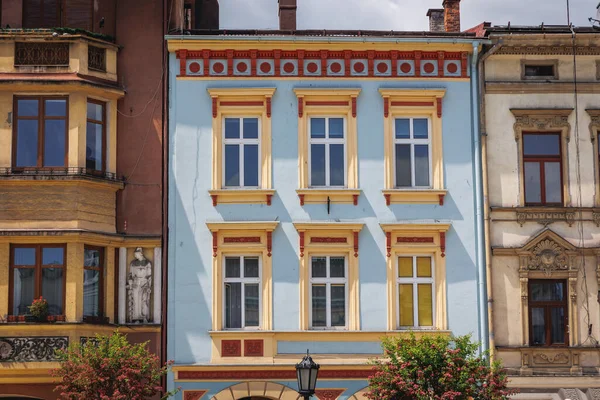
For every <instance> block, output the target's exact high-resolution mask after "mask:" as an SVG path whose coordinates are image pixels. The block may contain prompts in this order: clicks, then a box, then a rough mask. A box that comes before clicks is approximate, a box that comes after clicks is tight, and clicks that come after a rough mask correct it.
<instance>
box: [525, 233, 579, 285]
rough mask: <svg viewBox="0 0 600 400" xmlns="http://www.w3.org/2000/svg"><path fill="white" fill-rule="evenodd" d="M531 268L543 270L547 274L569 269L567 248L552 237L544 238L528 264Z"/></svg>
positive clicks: (534, 250) (536, 247)
mask: <svg viewBox="0 0 600 400" xmlns="http://www.w3.org/2000/svg"><path fill="white" fill-rule="evenodd" d="M527 268H528V269H529V270H534V271H535V270H538V271H543V272H544V273H545V274H546V275H547V276H550V275H552V272H553V271H560V270H563V271H566V270H568V269H569V265H568V259H567V256H566V255H565V249H564V248H562V247H561V246H560V245H558V244H557V243H556V242H555V241H553V240H551V239H546V240H542V241H541V242H539V243H538V244H537V245H536V246H535V248H534V249H533V255H532V256H530V257H529V263H528V265H527Z"/></svg>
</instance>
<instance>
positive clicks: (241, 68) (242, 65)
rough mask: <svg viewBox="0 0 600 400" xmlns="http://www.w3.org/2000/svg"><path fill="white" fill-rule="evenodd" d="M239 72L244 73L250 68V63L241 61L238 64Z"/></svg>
mask: <svg viewBox="0 0 600 400" xmlns="http://www.w3.org/2000/svg"><path fill="white" fill-rule="evenodd" d="M236 68H237V70H238V72H241V73H244V72H246V71H247V70H248V65H247V64H246V63H245V62H241V63H238V64H237V67H236Z"/></svg>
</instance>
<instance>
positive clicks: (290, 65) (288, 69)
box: [283, 62, 296, 74]
mask: <svg viewBox="0 0 600 400" xmlns="http://www.w3.org/2000/svg"><path fill="white" fill-rule="evenodd" d="M295 69H296V66H294V64H293V63H291V62H287V63H285V64H283V72H285V73H286V74H291V73H292V72H294V70H295Z"/></svg>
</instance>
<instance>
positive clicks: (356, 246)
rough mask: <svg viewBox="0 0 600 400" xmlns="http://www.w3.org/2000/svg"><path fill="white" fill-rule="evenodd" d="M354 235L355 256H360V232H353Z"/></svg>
mask: <svg viewBox="0 0 600 400" xmlns="http://www.w3.org/2000/svg"><path fill="white" fill-rule="evenodd" d="M353 236H354V257H358V232H353Z"/></svg>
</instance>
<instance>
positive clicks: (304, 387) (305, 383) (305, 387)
mask: <svg viewBox="0 0 600 400" xmlns="http://www.w3.org/2000/svg"><path fill="white" fill-rule="evenodd" d="M298 377H299V379H298V387H299V388H300V390H301V391H303V392H308V391H310V369H309V368H305V369H299V370H298Z"/></svg>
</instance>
